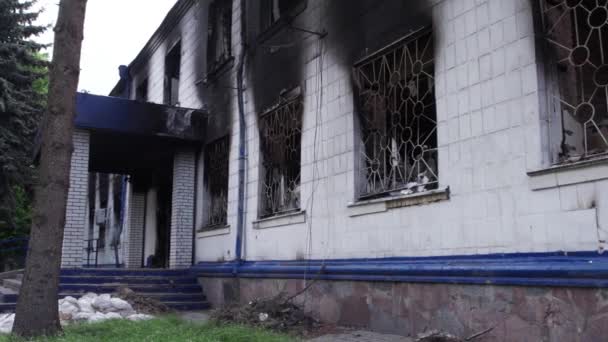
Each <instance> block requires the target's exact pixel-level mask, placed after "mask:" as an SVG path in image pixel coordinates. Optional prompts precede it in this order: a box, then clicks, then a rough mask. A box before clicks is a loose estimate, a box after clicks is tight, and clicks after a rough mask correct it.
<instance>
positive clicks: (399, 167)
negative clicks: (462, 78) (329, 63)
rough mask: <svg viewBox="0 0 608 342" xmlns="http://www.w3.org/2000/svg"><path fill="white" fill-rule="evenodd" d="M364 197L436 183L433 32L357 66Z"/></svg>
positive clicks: (417, 189)
mask: <svg viewBox="0 0 608 342" xmlns="http://www.w3.org/2000/svg"><path fill="white" fill-rule="evenodd" d="M353 72H354V80H355V84H356V86H357V89H358V108H359V111H358V113H359V125H360V132H361V145H360V147H359V158H358V159H359V161H358V167H357V169H358V173H359V177H360V179H361V181H360V182H359V185H360V187H359V195H360V196H361V197H369V196H378V195H387V194H390V195H398V194H410V193H414V192H421V191H426V190H429V189H433V188H436V187H437V183H438V176H437V174H438V172H437V116H436V108H435V83H434V51H433V39H432V34H431V33H430V32H425V33H422V34H416V35H412V36H409V37H406V38H404V39H403V40H401V41H400V42H397V43H394V44H392V45H391V46H388V47H386V48H384V49H382V50H380V51H379V52H377V53H375V54H372V55H371V56H369V57H367V58H366V59H364V60H362V61H360V62H357V63H356V64H355V66H354V70H353Z"/></svg>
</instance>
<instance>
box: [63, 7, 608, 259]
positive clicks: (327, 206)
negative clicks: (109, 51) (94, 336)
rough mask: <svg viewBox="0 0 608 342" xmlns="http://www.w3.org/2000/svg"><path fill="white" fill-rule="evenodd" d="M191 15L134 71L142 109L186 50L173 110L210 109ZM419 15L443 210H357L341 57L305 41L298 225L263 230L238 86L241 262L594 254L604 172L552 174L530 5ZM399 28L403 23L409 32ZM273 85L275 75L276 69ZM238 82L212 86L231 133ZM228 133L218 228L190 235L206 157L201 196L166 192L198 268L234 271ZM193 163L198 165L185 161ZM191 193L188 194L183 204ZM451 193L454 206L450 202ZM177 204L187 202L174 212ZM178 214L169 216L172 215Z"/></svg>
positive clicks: (379, 203) (313, 17)
mask: <svg viewBox="0 0 608 342" xmlns="http://www.w3.org/2000/svg"><path fill="white" fill-rule="evenodd" d="M191 2H192V3H193V5H192V6H191V7H190V8H189V9H188V10H187V11H186V12H185V13H184V14H183V16H181V19H180V20H179V22H176V23H174V29H173V30H172V32H170V33H169V34H167V35H165V36H163V37H162V40H161V43H160V44H159V45H158V46H156V47H155V48H154V49H152V51H151V53H150V55H149V58H147V59H145V60H143V61H142V60H139V61H138V63H137V65H134V66H133V68H132V69H131V73H132V76H133V82H132V92H131V93H135V89H136V87H137V85H138V84H139V83H140V82H141V81H143V80H144V79H146V78H147V79H148V101H150V102H156V103H162V102H163V84H164V80H163V75H164V58H165V55H166V53H167V51H168V50H169V48H170V47H172V46H173V45H174V43H175V42H176V41H178V40H181V49H182V50H181V67H180V70H181V73H180V84H179V104H180V106H182V107H189V108H201V107H202V106H203V105H204V104H205V100H204V98H205V96H207V91H208V90H206V89H207V88H206V86H205V85H203V84H201V80H202V79H203V77H204V72H203V71H204V70H206V62H205V58H204V57H202V56H205V55H206V54H205V51H206V34H205V32H206V31H205V30H206V27H207V16H206V8H207V6H208V3H209V2H210V1H208V0H200V1H191ZM425 4H426V5H425V11H428V13H430V14H432V15H431V17H432V30H433V35H434V39H435V82H436V83H435V95H436V108H437V119H438V127H437V132H438V133H437V137H438V149H439V152H438V153H439V157H438V162H439V189H438V190H436V191H434V192H433V193H432V195H433V196H439V197H440V199H441V200H439V201H436V202H432V203H422V204H418V205H411V206H409V205H403V204H401V205H395V201H396V200H398V199H396V198H390V197H389V198H386V199H379V200H378V199H377V200H371V201H358V200H357V194H356V182H357V180H356V176H355V173H356V170H355V168H356V165H355V164H356V158H357V155H356V153H357V152H356V144H357V139H358V137H359V132H358V128H357V124H356V114H355V111H356V109H355V108H354V106H353V96H354V95H353V90H352V87H351V84H350V76H351V73H352V65H351V64H350V62H346V61H345V59H344V58H343V57H341V53H340V49H341V48H342V46H341V45H340V44H339V43H337V42H336V41H335V40H332V32H331V31H330V32H328V35H327V37H326V38H324V39H322V40H319V38H318V37H317V36H314V35H308V36H306V35H304V36H303V37H304V38H303V39H304V42H305V43H304V44H303V46H304V47H305V48H304V50H303V55H304V56H305V57H306V58H302V65H301V70H302V71H303V75H305V77H304V78H303V81H302V84H300V86H302V89H303V91H302V94H303V98H304V114H303V127H302V142H301V148H302V160H301V186H300V191H301V206H302V207H301V211H300V212H297V213H294V214H290V215H287V216H284V217H274V218H270V219H263V220H260V219H259V217H258V205H259V203H260V199H259V181H260V180H259V174H260V169H259V168H260V165H259V158H260V153H259V144H260V142H259V131H258V127H257V120H256V117H257V115H258V114H259V113H256V109H255V106H256V104H255V97H254V95H253V89H252V87H253V85H252V82H251V80H250V79H249V78H248V77H247V75H248V73H247V71H246V72H245V75H246V77H245V84H244V87H245V110H246V121H247V132H246V137H247V164H246V165H247V171H246V184H247V186H246V203H245V211H246V212H245V215H246V219H245V231H244V242H243V243H244V247H243V250H244V253H243V258H244V259H246V260H295V259H302V258H311V259H339V258H380V257H393V256H439V255H470V254H487V253H509V252H549V251H596V250H603V248H604V245H605V241H606V238H607V234H608V160H596V161H595V162H589V163H581V164H580V165H574V166H569V167H563V166H562V167H560V166H557V167H556V166H552V164H551V162H550V160H551V158H550V151H549V146H548V143H547V141H548V140H549V139H548V137H547V134H549V133H548V132H549V130H548V129H547V124H546V113H544V112H543V110H544V109H543V105H542V103H543V101H544V96H545V95H544V93H543V91H542V89H543V85H542V84H543V79H542V77H540V76H539V75H541V71H540V69H542V60H540V57H539V56H538V55H537V49H538V41H537V39H536V38H535V19H534V15H535V14H534V10H533V2H532V1H528V0H434V1H426V2H425ZM325 7H326V2H325V1H322V0H308V1H307V6H306V9H305V10H304V11H303V12H302V13H301V14H299V16H298V17H297V18H296V21H295V23H296V24H297V25H300V26H301V27H308V28H315V29H317V30H319V31H320V30H322V29H324V28H326V27H328V22H327V18H326V17H325V16H322V15H321V14H323V13H324V11H325ZM240 14H241V10H240V1H238V0H234V1H233V16H232V20H233V23H232V55H233V56H234V57H238V56H239V54H240V52H241V51H240V49H241V42H240V27H241V26H240ZM370 15H371V14H370ZM406 17H407V15H406V14H404V20H406ZM320 18H321V19H320ZM415 28H417V27H415ZM415 28H414V29H415ZM319 51H321V52H319ZM368 52H369V53H372V52H373V51H372V50H370V51H368ZM321 55H322V59H321V60H322V64H321V63H320V57H319V56H321ZM248 67H249V65H248V64H247V65H246V70H248V69H247V68H248ZM276 72H281V70H279V67H277V70H276ZM235 79H236V65H234V66H233V67H232V68H230V69H228V70H227V71H226V72H225V73H223V74H222V75H221V76H220V77H219V79H218V81H217V83H218V84H222V85H225V86H226V87H225V88H224V94H225V96H226V97H227V98H229V106H228V108H230V110H229V111H228V112H227V113H218V114H214V115H229V116H230V121H231V122H233V123H237V122H238V110H237V108H238V106H237V102H236V101H237V95H236V90H235V89H234V88H235V87H236V80H235ZM216 89H217V88H216ZM318 101H320V107H319V108H320V109H318V108H317V106H318V103H319V102H318ZM230 127H231V139H230V141H231V149H230V171H229V191H228V225H227V226H226V227H222V228H221V229H217V230H211V231H207V230H205V231H198V230H200V229H201V228H202V227H203V217H204V214H203V213H202V210H203V208H206V206H205V204H204V203H203V201H204V200H205V198H206V197H205V196H203V194H204V192H205V189H204V185H203V181H202V179H203V169H204V168H203V159H204V158H203V152H199V156H198V158H196V160H198V164H197V165H196V170H194V169H190V168H187V169H188V170H187V171H188V172H192V174H191V176H192V177H194V175H193V174H196V177H197V178H196V185H194V184H189V183H188V182H184V183H180V182H179V181H176V180H174V194H173V195H174V202H173V205H174V206H176V205H177V206H180V208H181V207H183V208H185V210H186V209H187V210H186V211H187V212H188V213H190V212H191V211H192V210H194V228H195V229H196V230H197V231H198V232H197V233H196V234H195V238H194V246H195V248H194V249H195V258H194V261H195V262H198V261H219V260H232V259H234V254H235V252H234V250H235V241H236V234H237V233H236V225H237V224H236V220H237V193H238V129H239V127H238V124H232V125H231V126H230ZM315 137H316V138H315ZM201 147H202V146H201ZM201 151H203V150H202V149H201ZM180 160H181V159H180ZM188 160H189V161H188V162H192V163H194V162H196V160H195V158H194V157H189V159H188ZM175 168H178V165H177V164H175ZM188 177H190V176H188ZM192 179H193V178H192ZM176 182H177V183H176ZM190 186H192V187H193V188H194V190H195V193H192V194H190V193H188V191H189V189H190ZM448 189H449V199H445V198H443V197H445V194H447V192H448ZM133 196H134V195H133ZM176 196H177V197H180V198H181V200H180V201H185V202H175V197H176ZM134 197H135V196H134ZM414 197H415V198H414V199H412V198H408V197H405V200H404V201H401V202H400V203H406V202H408V201H409V202H411V201H416V198H420V194H418V196H414ZM422 197H423V198H424V194H423V195H422ZM400 199H401V200H403V198H400ZM141 201H143V199H142V200H141ZM129 203H131V204H132V203H133V202H132V201H129ZM180 208H174V212H175V210H178V211H179V209H180ZM188 208H190V209H188ZM192 208H193V209H192ZM129 212H130V213H133V210H131V211H129ZM140 216H141V215H140ZM186 216H187V215H185V216H184V217H186ZM190 219H192V216H190ZM130 220H131V221H130V222H131V227H132V226H133V222H135V221H133V220H136V218H135V217H133V216H131V218H130ZM189 224H190V225H191V223H189ZM172 233H173V232H172ZM175 233H176V234H178V232H175ZM179 234H183V236H182V238H183V244H179V245H174V244H172V245H171V251H172V254H171V255H172V259H173V258H174V257H175V258H179V262H177V261H175V263H176V264H179V265H180V266H188V265H189V264H190V260H189V259H188V257H186V256H184V257H179V256H177V254H175V255H174V253H173V251H176V252H175V253H177V250H178V249H180V248H182V249H184V250H186V249H190V250H191V249H192V246H191V241H192V240H189V238H190V236H188V230H187V229H186V231H185V233H179ZM130 236H134V235H132V234H131V235H130ZM186 240H187V241H186ZM175 241H182V240H181V239H179V240H175ZM129 255H131V254H129ZM64 259H65V257H64ZM176 260H177V259H176Z"/></svg>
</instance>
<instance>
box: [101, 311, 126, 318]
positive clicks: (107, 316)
mask: <svg viewBox="0 0 608 342" xmlns="http://www.w3.org/2000/svg"><path fill="white" fill-rule="evenodd" d="M105 317H106V319H122V316H121V315H120V314H119V313H117V312H108V313H107V314H105Z"/></svg>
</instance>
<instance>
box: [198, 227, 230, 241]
mask: <svg viewBox="0 0 608 342" xmlns="http://www.w3.org/2000/svg"><path fill="white" fill-rule="evenodd" d="M227 234H230V226H219V227H217V228H216V227H214V228H213V229H201V230H199V231H198V232H196V237H197V238H198V239H203V238H208V237H212V236H220V235H227Z"/></svg>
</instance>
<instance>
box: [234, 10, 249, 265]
mask: <svg viewBox="0 0 608 342" xmlns="http://www.w3.org/2000/svg"><path fill="white" fill-rule="evenodd" d="M246 7H247V1H245V0H241V30H240V31H241V51H240V55H239V64H238V69H237V73H236V89H237V99H238V110H239V175H238V182H239V185H238V206H237V211H238V213H237V223H236V246H235V259H236V262H237V263H240V262H241V261H242V260H243V256H242V254H243V235H244V230H245V172H246V169H245V168H246V165H247V146H246V144H247V141H246V130H247V124H246V122H245V100H244V98H243V97H244V89H243V74H244V70H245V57H246V55H247V31H246V28H247V25H246V20H245V18H247V11H246ZM234 271H235V273H237V272H238V267H235V268H234Z"/></svg>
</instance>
